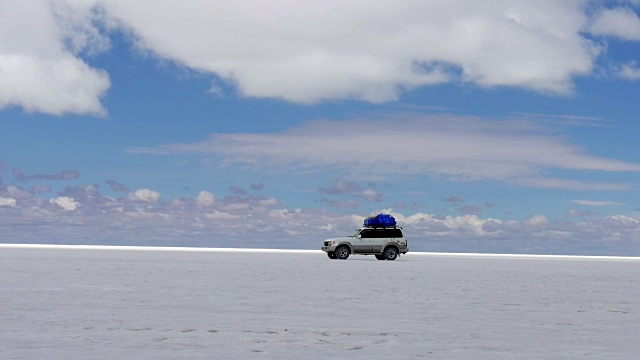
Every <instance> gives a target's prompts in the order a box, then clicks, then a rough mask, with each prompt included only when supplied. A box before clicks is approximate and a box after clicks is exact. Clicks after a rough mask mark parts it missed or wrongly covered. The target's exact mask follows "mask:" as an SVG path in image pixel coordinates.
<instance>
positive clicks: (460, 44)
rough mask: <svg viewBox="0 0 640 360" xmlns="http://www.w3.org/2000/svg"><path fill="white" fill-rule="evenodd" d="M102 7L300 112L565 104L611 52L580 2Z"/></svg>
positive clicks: (130, 27) (187, 58)
mask: <svg viewBox="0 0 640 360" xmlns="http://www.w3.org/2000/svg"><path fill="white" fill-rule="evenodd" d="M88 3H91V2H90V1H84V2H81V4H82V6H81V9H85V8H86V6H87V4H88ZM93 3H94V4H95V5H97V6H99V7H100V8H101V9H104V11H105V12H106V13H107V14H108V15H109V17H113V19H115V22H117V23H119V24H121V26H122V27H124V28H126V29H127V31H130V32H131V33H133V34H134V35H135V36H136V41H137V46H138V47H140V48H143V49H148V50H150V51H151V52H152V53H154V54H156V55H157V56H158V57H160V58H163V59H171V60H174V61H176V62H177V63H179V64H182V65H184V66H187V67H189V68H192V69H196V70H198V71H203V72H208V73H215V74H217V75H218V76H219V77H220V78H221V79H223V80H226V81H228V82H229V83H230V84H234V85H237V90H238V91H239V92H240V93H241V94H242V95H244V96H249V97H272V98H283V99H286V100H289V101H294V102H301V103H309V102H316V101H322V100H327V99H344V98H352V99H360V100H365V101H372V102H382V101H389V100H394V99H397V98H398V96H399V95H400V94H401V93H402V92H403V91H406V90H410V89H413V88H415V87H420V86H427V85H432V84H438V83H443V82H451V81H464V82H471V83H474V84H477V85H480V86H486V87H492V86H515V87H523V88H528V89H533V90H536V91H543V92H552V93H563V94H566V93H569V92H571V90H572V86H573V85H572V78H573V77H575V76H579V75H586V74H589V73H591V71H592V68H593V63H594V61H595V59H596V57H597V56H598V54H599V52H600V48H599V46H598V45H596V44H595V43H592V42H590V41H589V40H588V39H586V38H585V37H583V36H582V34H581V31H582V30H583V28H584V27H585V25H586V23H587V15H586V14H585V12H584V7H583V5H582V4H581V3H580V2H559V1H554V0H541V1H536V2H531V1H528V0H512V1H509V2H504V1H500V0H493V1H483V2H482V3H480V2H477V1H469V0H451V1H447V2H406V1H399V2H398V1H391V0H388V1H384V0H381V1H375V2H373V3H367V4H359V3H352V2H344V1H321V2H314V3H309V2H302V3H301V2H299V1H294V0H284V1H279V2H278V6H274V5H273V4H272V3H266V2H246V1H237V0H227V1H216V2H203V1H182V2H181V3H180V5H176V4H175V2H173V1H169V0H162V1H161V0H158V1H155V2H154V4H153V6H148V4H146V3H141V2H136V1H126V0H111V1H98V0H96V1H94V2H93ZM167 19H170V21H169V22H167ZM80 28H81V27H80ZM76 37H77V36H76ZM212 89H213V91H214V93H216V94H218V93H219V91H218V87H217V86H213V87H212Z"/></svg>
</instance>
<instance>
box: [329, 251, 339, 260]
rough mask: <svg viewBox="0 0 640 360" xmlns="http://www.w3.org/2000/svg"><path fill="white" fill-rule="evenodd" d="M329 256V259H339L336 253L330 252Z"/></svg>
mask: <svg viewBox="0 0 640 360" xmlns="http://www.w3.org/2000/svg"><path fill="white" fill-rule="evenodd" d="M327 256H328V257H329V259H337V257H336V253H334V252H328V253H327Z"/></svg>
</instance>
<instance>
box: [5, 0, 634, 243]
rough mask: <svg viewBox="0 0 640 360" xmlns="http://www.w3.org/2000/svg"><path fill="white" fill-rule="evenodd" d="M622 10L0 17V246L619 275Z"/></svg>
mask: <svg viewBox="0 0 640 360" xmlns="http://www.w3.org/2000/svg"><path fill="white" fill-rule="evenodd" d="M639 11H640V2H638V1H635V0H633V1H632V0H629V1H577V2H576V1H566V2H559V1H538V2H535V3H532V2H530V1H508V2H505V1H488V2H483V3H482V4H479V3H477V2H474V1H463V0H458V1H450V2H447V3H446V4H440V3H437V2H434V3H430V2H412V1H401V2H397V1H375V2H367V4H366V6H365V5H363V4H362V3H359V2H333V1H328V2H322V4H318V3H317V2H308V3H307V2H300V1H279V2H277V3H275V4H274V3H270V4H266V3H265V4H254V3H251V2H242V1H214V2H207V1H204V2H203V1H183V2H181V3H180V5H175V3H173V2H169V1H156V2H154V3H153V6H150V5H149V4H148V3H147V2H142V1H109V2H103V1H98V0H76V1H63V0H56V1H24V2H9V3H4V4H2V5H0V13H2V14H4V15H5V16H4V20H3V21H2V24H0V124H1V126H2V131H0V241H2V242H27V243H48V242H53V243H82V244H87V243H89V244H91V243H100V244H132V245H140V244H142V245H178V246H180V245H188V246H231V247H248V246H259V247H293V248H317V246H318V244H319V242H320V241H321V240H322V239H323V238H327V237H333V236H336V235H340V234H343V233H351V231H352V229H353V228H355V227H358V226H359V225H360V224H361V223H362V219H363V218H364V217H365V216H369V215H371V214H376V213H379V212H387V213H391V214H393V215H394V216H395V217H396V218H397V219H398V222H399V223H400V224H401V225H402V226H403V227H404V228H405V230H406V232H407V233H408V234H409V237H410V239H411V240H412V246H411V247H412V249H415V250H433V251H477V252H535V253H569V254H574V253H575V254H625V255H640V236H639V235H638V234H639V233H640V194H639V192H638V187H639V186H640V177H639V174H640V159H639V158H638V153H639V151H638V150H639V146H638V142H637V140H636V138H637V134H639V133H640V128H639V127H640V125H639V124H638V121H637V116H638V115H637V114H638V100H637V98H638V94H640V91H639V90H640V87H639V86H640V65H638V61H639V59H638V58H639V56H640V17H639V16H638V13H639Z"/></svg>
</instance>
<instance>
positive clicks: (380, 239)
mask: <svg viewBox="0 0 640 360" xmlns="http://www.w3.org/2000/svg"><path fill="white" fill-rule="evenodd" d="M386 237H388V236H387V230H386V229H380V230H376V231H375V233H374V238H373V239H371V241H370V242H369V243H370V245H371V247H370V250H369V251H370V252H373V253H381V252H382V248H383V247H384V244H385V243H386V242H387V239H386Z"/></svg>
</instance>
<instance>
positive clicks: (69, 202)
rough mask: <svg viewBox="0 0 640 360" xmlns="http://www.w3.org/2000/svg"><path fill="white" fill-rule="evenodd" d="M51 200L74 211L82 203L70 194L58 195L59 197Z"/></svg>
mask: <svg viewBox="0 0 640 360" xmlns="http://www.w3.org/2000/svg"><path fill="white" fill-rule="evenodd" d="M49 202H50V203H52V204H56V205H58V206H60V207H61V208H63V209H65V210H67V211H74V210H76V209H77V208H78V206H79V205H80V203H78V202H77V201H75V200H74V199H73V198H72V197H68V196H58V197H57V198H54V199H50V200H49Z"/></svg>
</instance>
